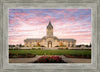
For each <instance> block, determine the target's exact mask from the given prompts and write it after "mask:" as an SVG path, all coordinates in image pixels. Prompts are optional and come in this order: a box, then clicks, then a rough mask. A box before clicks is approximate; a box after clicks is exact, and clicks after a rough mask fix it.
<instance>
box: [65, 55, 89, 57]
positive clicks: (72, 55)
mask: <svg viewBox="0 0 100 72" xmlns="http://www.w3.org/2000/svg"><path fill="white" fill-rule="evenodd" d="M64 56H65V57H67V58H91V55H64Z"/></svg>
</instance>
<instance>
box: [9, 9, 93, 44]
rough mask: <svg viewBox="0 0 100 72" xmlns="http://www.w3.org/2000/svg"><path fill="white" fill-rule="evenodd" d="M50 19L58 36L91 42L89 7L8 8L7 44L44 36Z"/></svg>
mask: <svg viewBox="0 0 100 72" xmlns="http://www.w3.org/2000/svg"><path fill="white" fill-rule="evenodd" d="M49 21H51V23H52V25H53V34H54V36H56V37H58V38H70V39H71V38H72V39H76V44H77V45H78V44H90V43H91V30H92V29H91V27H92V26H91V9H9V34H8V35H9V44H11V45H12V44H14V45H16V44H24V39H27V38H42V37H43V36H46V27H47V25H48V23H49Z"/></svg>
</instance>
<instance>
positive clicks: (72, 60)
mask: <svg viewBox="0 0 100 72" xmlns="http://www.w3.org/2000/svg"><path fill="white" fill-rule="evenodd" d="M41 56H42V55H37V56H36V57H34V58H9V63H33V62H34V61H36V60H37V59H38V58H39V57H41ZM60 57H62V59H63V60H64V61H65V62H67V63H91V59H83V58H66V57H65V56H63V55H60Z"/></svg>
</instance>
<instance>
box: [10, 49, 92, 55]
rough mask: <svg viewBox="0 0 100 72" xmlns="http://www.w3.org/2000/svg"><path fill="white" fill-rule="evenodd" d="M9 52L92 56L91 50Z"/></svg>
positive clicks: (11, 51)
mask: <svg viewBox="0 0 100 72" xmlns="http://www.w3.org/2000/svg"><path fill="white" fill-rule="evenodd" d="M9 52H10V53H18V54H27V53H30V54H36V55H65V54H66V55H91V50H9Z"/></svg>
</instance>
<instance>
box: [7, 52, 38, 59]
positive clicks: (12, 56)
mask: <svg viewBox="0 0 100 72" xmlns="http://www.w3.org/2000/svg"><path fill="white" fill-rule="evenodd" d="M35 56H36V55H34V54H30V53H27V54H20V53H11V52H9V58H32V57H35Z"/></svg>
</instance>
